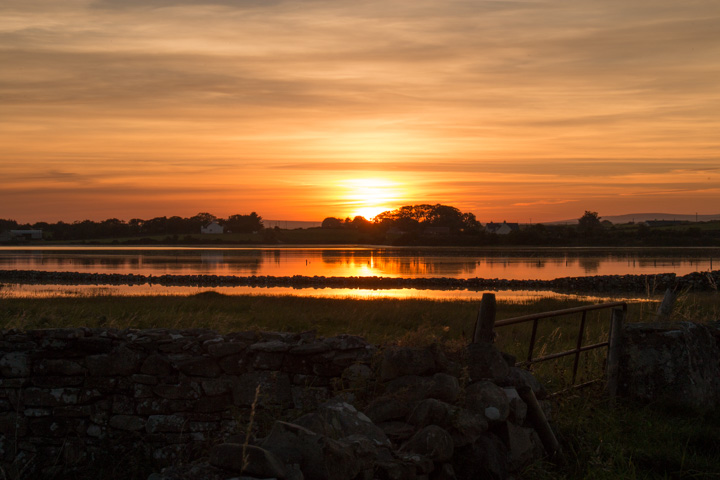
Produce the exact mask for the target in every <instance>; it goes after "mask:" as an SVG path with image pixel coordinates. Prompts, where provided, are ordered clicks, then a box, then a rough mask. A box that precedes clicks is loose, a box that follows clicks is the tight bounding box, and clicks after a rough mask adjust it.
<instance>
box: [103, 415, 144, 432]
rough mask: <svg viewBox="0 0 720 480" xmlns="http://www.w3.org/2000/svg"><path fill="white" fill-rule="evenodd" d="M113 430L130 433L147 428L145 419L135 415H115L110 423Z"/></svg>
mask: <svg viewBox="0 0 720 480" xmlns="http://www.w3.org/2000/svg"><path fill="white" fill-rule="evenodd" d="M108 425H110V426H111V427H112V428H115V429H117V430H125V431H128V432H138V431H140V430H142V429H143V428H145V419H143V418H141V417H138V416H135V415H114V416H112V417H110V421H109V423H108Z"/></svg>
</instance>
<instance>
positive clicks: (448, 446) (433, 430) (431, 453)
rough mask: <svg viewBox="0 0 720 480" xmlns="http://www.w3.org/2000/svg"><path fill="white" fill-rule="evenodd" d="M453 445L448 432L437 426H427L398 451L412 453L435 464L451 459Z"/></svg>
mask: <svg viewBox="0 0 720 480" xmlns="http://www.w3.org/2000/svg"><path fill="white" fill-rule="evenodd" d="M454 449H455V445H454V443H453V439H452V437H451V436H450V434H449V433H448V432H446V431H445V430H443V429H442V428H440V427H438V426H437V425H428V426H427V427H424V428H422V429H421V430H420V431H419V432H417V433H416V434H415V435H413V437H412V438H411V439H410V440H408V442H407V443H406V444H405V445H403V446H402V447H401V448H400V451H405V452H414V453H418V454H420V455H422V456H425V457H428V458H430V459H432V460H433V461H435V462H446V461H448V460H450V459H451V458H452V455H453V450H454Z"/></svg>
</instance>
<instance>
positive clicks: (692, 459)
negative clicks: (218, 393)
mask: <svg viewBox="0 0 720 480" xmlns="http://www.w3.org/2000/svg"><path fill="white" fill-rule="evenodd" d="M581 304H582V302H580V301H577V300H567V299H542V300H535V301H522V302H506V301H499V302H498V305H497V312H498V315H497V318H498V319H504V318H511V317H515V316H520V315H526V314H530V313H538V312H544V311H551V310H559V309H563V308H570V307H575V306H579V305H581ZM478 307H479V304H478V302H476V301H473V302H471V301H433V300H398V299H379V300H378V299H374V300H353V299H329V298H312V297H310V298H304V297H272V296H226V295H221V294H217V293H214V292H206V293H201V294H197V295H192V296H187V297H180V296H177V297H171V296H167V297H159V296H157V297H156V296H151V297H117V296H89V297H80V298H77V297H74V298H46V299H43V298H41V299H19V298H8V299H3V300H2V301H0V328H21V329H36V328H53V327H71V326H72V327H76V326H86V327H114V328H120V329H122V328H151V327H166V328H211V329H214V330H218V331H220V332H230V331H238V330H251V329H259V330H275V331H295V332H298V331H306V330H315V331H317V334H318V335H322V336H331V335H335V334H341V333H348V334H356V335H361V336H364V337H365V338H367V339H368V340H369V341H371V342H374V343H378V344H405V345H426V344H430V343H433V342H439V343H441V344H443V345H444V346H445V347H446V348H447V349H449V350H451V351H452V350H459V349H460V348H461V347H462V346H464V345H465V344H467V343H468V342H469V339H470V337H471V336H472V332H473V327H474V323H475V318H476V315H477V312H478ZM656 309H657V304H655V303H652V302H635V303H631V304H629V308H628V321H630V322H638V321H649V320H652V319H653V318H654V315H653V313H654V312H655V311H656ZM609 315H610V314H609V311H600V312H598V313H593V314H589V315H588V322H587V324H588V327H587V329H586V332H585V342H586V343H587V342H595V341H602V340H603V339H604V338H605V337H606V336H607V329H608V324H609ZM719 319H720V297H719V296H718V294H717V293H714V294H704V295H683V296H681V297H680V299H679V301H678V304H677V307H676V309H675V312H674V317H673V320H694V321H700V322H707V321H716V320H719ZM578 320H579V317H578V316H572V317H561V318H558V319H556V320H552V321H547V322H545V323H544V324H541V327H540V330H539V332H538V335H539V337H538V342H537V349H536V354H538V353H552V352H554V351H558V350H561V349H568V348H573V347H574V343H575V341H576V335H577V330H576V328H577V323H578ZM497 333H498V337H497V343H498V346H499V347H500V348H501V349H502V350H504V351H506V352H508V353H512V354H514V355H516V356H518V357H520V358H522V357H524V356H525V354H526V353H525V352H526V349H527V344H528V340H529V337H530V332H529V326H528V325H524V326H511V327H503V328H499V329H498V331H497ZM603 359H604V351H601V350H595V351H593V352H588V353H587V354H585V356H584V358H583V360H582V363H581V366H580V380H586V379H590V378H594V377H597V376H598V375H601V374H602V364H603ZM568 361H569V362H572V359H571V358H568V359H566V360H563V361H560V362H558V363H555V364H548V366H546V367H543V368H539V369H538V370H537V371H536V375H537V376H538V377H539V378H541V379H542V380H543V382H545V383H546V384H549V385H553V386H554V387H557V388H561V387H563V386H565V385H566V384H567V382H568V375H569V371H570V370H571V367H570V366H569V364H568ZM601 388H602V387H601V385H600V384H598V385H597V386H594V387H590V388H588V389H585V390H571V391H569V392H566V393H563V394H560V395H557V396H555V397H554V399H553V402H554V406H553V411H554V415H553V418H552V424H553V428H554V429H555V431H556V434H557V436H558V437H559V439H560V441H561V444H562V446H563V450H564V452H565V458H566V463H565V464H564V465H560V466H558V465H550V464H538V465H534V466H533V467H532V468H531V469H529V470H528V471H527V472H525V474H524V476H523V478H528V479H532V478H539V479H550V478H566V479H574V478H587V479H611V478H621V479H655V478H658V479H660V478H698V479H704V478H719V479H720V435H719V434H718V433H717V432H719V431H720V412H717V411H691V410H678V409H668V408H666V407H664V406H663V405H638V404H634V403H632V402H624V401H621V402H620V403H619V404H618V405H617V406H611V404H610V402H609V401H608V400H607V398H606V397H605V396H604V395H603V394H602V390H601Z"/></svg>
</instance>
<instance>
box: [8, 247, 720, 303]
mask: <svg viewBox="0 0 720 480" xmlns="http://www.w3.org/2000/svg"><path fill="white" fill-rule="evenodd" d="M719 259H720V249H719V248H661V249H643V248H633V249H623V248H612V249H608V248H575V249H569V248H504V249H500V248H493V249H488V248H458V247H437V248H431V247H426V248H409V247H408V248H397V247H364V246H360V247H355V246H342V247H223V248H213V247H207V248H195V247H77V246H74V247H56V246H53V247H47V246H42V247H39V246H28V247H0V270H42V271H66V272H82V273H121V274H128V273H134V274H141V275H153V276H159V275H196V274H197V275H236V276H252V275H269V276H293V275H305V276H315V275H317V276H338V277H366V276H378V277H404V278H418V277H426V278H427V277H430V278H432V277H451V278H461V279H467V278H476V277H479V278H489V279H492V278H498V279H517V280H530V279H538V280H551V279H554V278H560V277H579V276H593V275H624V274H660V273H675V274H677V275H685V274H687V273H691V272H695V271H708V270H712V269H713V268H717V267H718V263H719V262H720V260H719ZM198 290H199V288H198V287H161V286H157V285H152V286H150V285H144V286H143V285H139V286H133V287H127V286H126V287H123V286H77V287H73V286H67V285H15V284H13V285H5V286H4V287H3V288H2V289H0V292H1V293H2V295H4V296H47V295H83V294H85V295H87V294H98V293H100V294H118V293H124V294H168V293H196V292H197V291H198ZM205 290H206V289H205ZM213 290H218V291H223V292H226V293H236V294H240V293H269V294H292V295H315V296H317V295H319V296H355V297H358V296H360V297H367V296H371V297H372V296H384V297H387V296H396V297H417V296H420V297H431V298H475V297H476V296H478V295H479V294H478V292H467V291H461V290H453V291H427V290H423V291H412V289H399V290H395V291H391V290H361V289H302V290H300V289H295V288H258V287H222V288H214V289H213ZM507 295H510V296H513V297H517V296H533V297H536V296H538V295H540V296H547V295H553V296H556V294H552V293H550V292H534V291H533V292H512V293H510V292H507ZM501 296H503V294H501Z"/></svg>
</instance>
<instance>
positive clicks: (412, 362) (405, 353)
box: [380, 347, 436, 381]
mask: <svg viewBox="0 0 720 480" xmlns="http://www.w3.org/2000/svg"><path fill="white" fill-rule="evenodd" d="M435 368H436V365H435V359H434V356H433V354H432V352H431V351H429V350H428V349H420V348H401V347H391V348H388V349H386V350H385V351H384V352H383V360H382V364H381V365H380V378H381V379H382V380H383V381H387V380H392V379H393V378H397V377H401V376H403V375H425V374H428V373H432V372H433V371H434V370H435Z"/></svg>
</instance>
